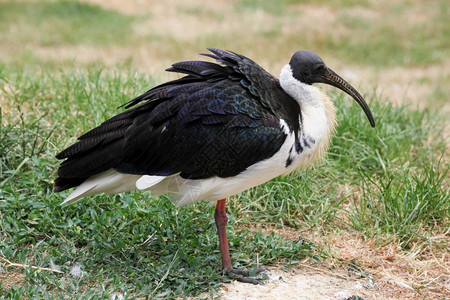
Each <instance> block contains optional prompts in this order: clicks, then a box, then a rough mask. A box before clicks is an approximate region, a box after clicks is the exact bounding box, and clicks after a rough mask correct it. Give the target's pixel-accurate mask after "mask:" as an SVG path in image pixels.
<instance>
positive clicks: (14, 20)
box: [0, 1, 135, 46]
mask: <svg viewBox="0 0 450 300" xmlns="http://www.w3.org/2000/svg"><path fill="white" fill-rule="evenodd" d="M0 20H2V21H0V40H2V41H3V42H8V43H14V44H22V45H39V46H57V45H74V44H77V45H94V46H95V45H102V46H104V45H111V44H115V43H119V42H124V41H127V36H129V33H130V31H131V28H132V25H133V22H134V20H135V18H133V17H129V16H125V15H122V14H120V13H117V12H113V11H108V10H104V9H101V8H100V7H98V6H95V5H91V4H86V3H80V2H77V1H56V2H55V1H40V2H0Z"/></svg>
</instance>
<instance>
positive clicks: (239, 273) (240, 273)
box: [225, 268, 267, 285]
mask: <svg viewBox="0 0 450 300" xmlns="http://www.w3.org/2000/svg"><path fill="white" fill-rule="evenodd" d="M264 271H267V268H258V269H253V270H240V269H231V270H229V271H225V274H226V275H227V276H228V277H229V278H231V279H235V280H237V281H240V282H244V283H251V284H255V285H256V284H263V283H264V279H265V278H252V277H250V276H255V275H257V274H259V273H262V272H264Z"/></svg>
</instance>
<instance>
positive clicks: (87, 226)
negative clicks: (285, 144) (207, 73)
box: [0, 66, 450, 299]
mask: <svg viewBox="0 0 450 300" xmlns="http://www.w3.org/2000/svg"><path fill="white" fill-rule="evenodd" d="M0 78H2V81H1V86H3V89H2V93H1V97H6V98H7V99H9V101H8V105H7V106H5V107H2V115H1V130H0V141H1V143H0V154H1V160H0V212H1V213H0V234H1V240H0V257H2V258H6V259H7V260H9V261H11V262H14V263H20V264H27V265H33V266H38V267H49V266H50V264H51V262H50V261H52V262H53V263H55V264H57V265H58V266H60V269H61V271H63V272H64V274H59V273H52V272H48V271H38V270H34V269H31V268H26V269H24V270H21V269H17V268H12V267H8V266H7V264H6V263H5V262H4V261H1V262H0V266H1V269H0V270H3V271H1V272H5V271H6V272H9V271H15V272H20V273H22V274H24V275H25V277H24V279H23V280H21V281H19V282H17V283H16V284H15V285H13V286H8V287H7V286H5V285H4V284H0V295H5V297H6V298H15V297H22V298H23V297H25V298H28V297H32V296H33V297H50V296H51V297H63V296H64V295H75V296H76V298H83V299H84V298H99V297H100V298H102V297H103V298H108V297H110V296H111V295H112V293H114V292H118V291H119V292H121V293H124V294H126V295H128V296H129V297H138V296H146V295H147V296H149V297H151V298H153V297H157V296H159V297H169V298H171V297H176V296H187V295H198V293H201V292H211V293H214V291H215V290H216V289H217V288H218V287H219V286H220V284H221V283H222V282H225V281H228V279H227V278H226V277H224V276H222V275H220V272H219V271H220V252H219V249H218V240H217V237H216V230H215V225H214V221H213V207H211V206H209V205H207V204H205V203H199V204H197V205H194V206H191V207H186V208H175V207H174V206H173V205H172V204H171V203H170V201H168V200H167V199H166V198H165V197H161V198H159V199H154V198H151V197H149V195H148V194H142V193H126V194H122V195H114V196H103V195H98V196H92V197H89V198H87V199H85V200H83V201H81V202H79V203H77V204H75V205H72V206H68V207H61V206H59V203H60V202H61V201H62V200H63V199H64V197H65V196H67V195H68V192H63V193H61V194H54V193H53V192H52V180H53V179H54V178H55V172H56V169H57V165H58V161H57V160H56V159H55V158H54V154H55V153H57V152H58V151H59V150H61V149H63V148H64V147H65V146H67V145H68V144H69V143H71V142H73V141H74V140H73V139H71V137H74V136H75V135H79V134H81V133H82V132H84V131H86V130H88V129H89V128H91V127H93V126H95V125H96V124H99V123H100V122H102V121H103V120H105V119H106V118H108V117H110V116H112V115H113V114H115V113H117V112H118V111H120V110H117V109H116V108H117V106H119V105H120V104H122V103H124V102H125V101H127V100H128V99H130V98H131V97H132V96H133V95H136V94H138V93H139V92H142V91H144V90H145V89H146V87H149V86H151V85H153V84H154V83H155V81H154V79H152V78H147V77H145V76H143V75H142V74H139V73H134V72H128V71H123V72H116V73H114V74H106V73H104V72H102V71H101V69H99V68H91V69H89V70H87V71H86V72H85V71H82V72H71V71H69V72H65V71H61V72H60V74H57V75H55V74H49V73H45V72H44V73H42V74H36V73H33V72H27V71H25V70H18V69H17V68H11V67H10V66H2V67H1V68H0ZM6 86H7V87H8V88H7V89H6V88H5V87H6ZM334 98H336V103H337V106H338V116H339V119H340V126H339V128H338V131H337V135H336V137H335V138H334V139H333V145H332V147H331V149H330V154H329V155H328V157H327V159H326V161H324V162H323V163H320V164H317V165H315V166H314V167H313V168H311V169H309V170H305V171H299V172H297V173H296V174H293V175H290V176H287V177H281V178H277V179H274V180H273V181H271V182H269V183H267V184H265V185H262V186H260V187H257V188H253V189H251V190H249V191H246V192H243V193H241V194H240V195H238V196H236V198H234V199H233V200H232V201H229V205H228V211H229V214H230V226H229V230H228V234H229V239H230V247H231V253H232V260H233V262H234V264H235V265H236V266H237V267H239V266H241V267H247V268H251V267H256V262H257V261H259V263H260V264H263V265H271V264H282V265H285V266H288V265H289V264H292V263H296V262H298V261H299V260H300V259H302V258H304V257H312V258H314V259H316V260H318V261H320V257H321V256H322V255H325V254H324V253H323V252H322V251H321V249H315V246H314V245H313V244H311V243H309V242H307V241H304V239H303V238H302V232H303V231H305V230H308V229H310V228H313V227H320V228H324V230H327V228H336V227H338V228H339V227H342V228H344V227H348V226H350V227H352V228H353V229H354V230H357V231H360V232H362V233H363V234H365V235H367V236H368V237H374V236H376V237H377V238H378V239H380V241H388V240H390V239H391V238H392V237H395V238H396V239H398V240H400V242H401V245H403V247H404V248H405V249H407V248H408V247H410V245H411V243H415V242H426V243H433V242H432V240H431V239H429V235H430V233H432V231H433V230H436V229H437V228H438V227H446V226H448V225H449V224H448V212H449V209H450V205H449V202H450V201H449V199H448V185H446V183H445V182H444V179H445V176H446V172H447V170H448V165H447V164H446V162H445V161H444V160H443V159H440V157H441V155H442V153H443V151H444V148H445V147H444V144H443V141H442V139H441V138H440V135H438V134H437V131H436V128H438V127H439V126H441V124H442V123H441V122H442V121H441V120H440V119H439V117H438V116H437V115H435V114H433V113H431V112H429V111H415V110H411V109H408V108H407V107H393V106H392V105H390V104H388V103H387V102H385V101H384V100H382V99H377V98H376V97H374V96H373V97H372V99H370V106H371V108H372V111H373V113H374V117H375V119H376V120H377V128H376V129H372V128H371V127H370V126H369V125H368V122H367V120H366V119H365V116H364V115H363V113H362V112H361V110H360V108H359V107H358V106H357V105H356V104H355V103H350V102H349V100H348V99H342V97H341V96H338V95H337V96H335V97H334ZM2 103H3V102H2ZM430 135H435V138H434V139H433V142H432V143H431V144H430V143H429V142H428V136H430ZM344 184H351V185H352V186H360V187H361V188H362V190H363V192H362V193H356V194H346V193H343V192H342V189H341V186H343V185H344ZM343 202H351V203H352V205H351V206H350V207H351V209H350V210H344V209H343V208H342V204H343ZM342 216H347V217H348V219H349V220H350V222H347V223H345V222H343V221H342V220H341V219H342ZM245 224H264V225H265V226H268V225H269V226H275V227H278V228H283V227H292V228H297V229H298V231H299V235H298V239H296V240H292V241H286V240H283V239H282V237H281V236H280V235H278V234H275V233H272V234H270V235H267V234H263V233H262V232H261V231H254V230H251V229H244V230H241V231H238V232H235V231H234V230H233V229H232V228H233V227H234V226H236V225H245ZM74 264H80V265H81V268H82V271H83V276H82V277H74V276H72V275H70V274H69V272H70V270H71V269H72V267H73V266H74ZM0 274H1V273H0Z"/></svg>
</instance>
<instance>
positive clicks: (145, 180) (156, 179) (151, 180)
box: [136, 175, 167, 190]
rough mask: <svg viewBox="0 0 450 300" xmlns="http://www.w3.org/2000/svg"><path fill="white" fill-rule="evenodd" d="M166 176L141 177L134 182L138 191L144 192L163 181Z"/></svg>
mask: <svg viewBox="0 0 450 300" xmlns="http://www.w3.org/2000/svg"><path fill="white" fill-rule="evenodd" d="M166 177H167V176H151V175H143V176H141V178H139V179H138V180H137V181H136V187H137V188H138V189H139V190H146V189H149V188H151V187H152V186H154V185H156V184H158V183H160V182H161V181H163V180H164V179H165V178H166Z"/></svg>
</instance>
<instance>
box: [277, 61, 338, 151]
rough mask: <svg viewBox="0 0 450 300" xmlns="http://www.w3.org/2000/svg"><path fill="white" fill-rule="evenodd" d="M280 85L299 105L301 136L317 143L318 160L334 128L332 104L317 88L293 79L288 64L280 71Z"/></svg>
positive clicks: (334, 118)
mask: <svg viewBox="0 0 450 300" xmlns="http://www.w3.org/2000/svg"><path fill="white" fill-rule="evenodd" d="M280 85H281V88H282V89H283V90H284V91H285V92H286V93H287V94H288V95H289V96H291V97H292V98H293V99H294V100H295V101H297V103H298V104H299V105H300V113H301V114H302V115H301V119H300V120H301V127H302V129H303V130H302V134H303V135H306V136H309V137H311V138H313V139H314V140H315V141H316V142H317V148H316V150H317V151H315V153H314V154H316V155H314V159H316V158H319V157H320V156H322V154H323V152H324V150H325V149H326V148H327V147H328V142H329V140H330V137H331V134H332V133H333V131H334V130H335V127H336V114H335V109H334V105H333V103H332V102H331V101H330V99H329V98H328V96H327V95H325V94H324V93H322V92H321V91H320V90H319V89H318V88H316V87H314V86H312V85H309V84H306V83H303V82H300V81H299V80H297V79H296V78H294V76H293V73H292V69H291V66H290V65H289V64H287V65H285V66H284V67H283V69H281V73H280ZM299 117H300V116H299Z"/></svg>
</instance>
